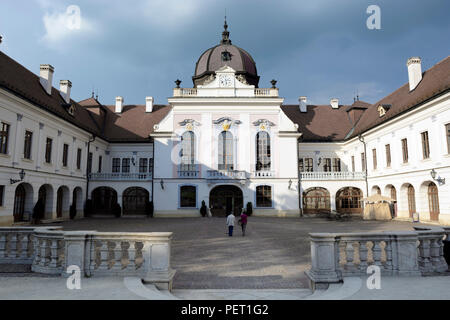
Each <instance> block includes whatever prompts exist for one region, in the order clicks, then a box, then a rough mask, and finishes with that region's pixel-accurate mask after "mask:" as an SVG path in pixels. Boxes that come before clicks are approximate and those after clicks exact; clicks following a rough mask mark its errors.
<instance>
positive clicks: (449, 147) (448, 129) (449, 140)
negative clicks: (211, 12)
mask: <svg viewBox="0 0 450 320" xmlns="http://www.w3.org/2000/svg"><path fill="white" fill-rule="evenodd" d="M445 132H446V133H447V153H448V154H450V123H447V124H446V125H445Z"/></svg>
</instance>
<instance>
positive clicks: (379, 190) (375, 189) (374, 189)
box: [372, 186, 381, 195]
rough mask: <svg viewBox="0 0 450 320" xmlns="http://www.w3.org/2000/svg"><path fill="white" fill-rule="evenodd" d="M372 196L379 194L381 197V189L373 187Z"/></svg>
mask: <svg viewBox="0 0 450 320" xmlns="http://www.w3.org/2000/svg"><path fill="white" fill-rule="evenodd" d="M372 194H379V195H381V189H380V187H379V186H373V187H372Z"/></svg>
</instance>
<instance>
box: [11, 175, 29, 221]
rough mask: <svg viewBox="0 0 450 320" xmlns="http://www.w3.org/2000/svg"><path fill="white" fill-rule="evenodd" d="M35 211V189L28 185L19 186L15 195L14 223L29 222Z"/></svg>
mask: <svg viewBox="0 0 450 320" xmlns="http://www.w3.org/2000/svg"><path fill="white" fill-rule="evenodd" d="M32 211H33V187H32V186H31V185H30V184H28V183H21V184H19V185H18V186H17V188H16V192H15V194H14V209H13V216H14V222H23V221H27V220H29V218H30V215H31V214H32Z"/></svg>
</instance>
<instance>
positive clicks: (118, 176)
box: [89, 172, 152, 181]
mask: <svg viewBox="0 0 450 320" xmlns="http://www.w3.org/2000/svg"><path fill="white" fill-rule="evenodd" d="M89 180H91V181H149V180H152V174H151V173H123V172H108V173H103V172H102V173H90V174H89Z"/></svg>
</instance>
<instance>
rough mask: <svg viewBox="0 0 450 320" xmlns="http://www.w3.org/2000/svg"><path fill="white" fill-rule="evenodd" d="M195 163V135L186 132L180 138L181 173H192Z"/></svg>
mask: <svg viewBox="0 0 450 320" xmlns="http://www.w3.org/2000/svg"><path fill="white" fill-rule="evenodd" d="M194 163H195V134H194V132H192V131H186V132H185V133H183V135H182V136H181V171H193V170H195V168H194Z"/></svg>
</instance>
